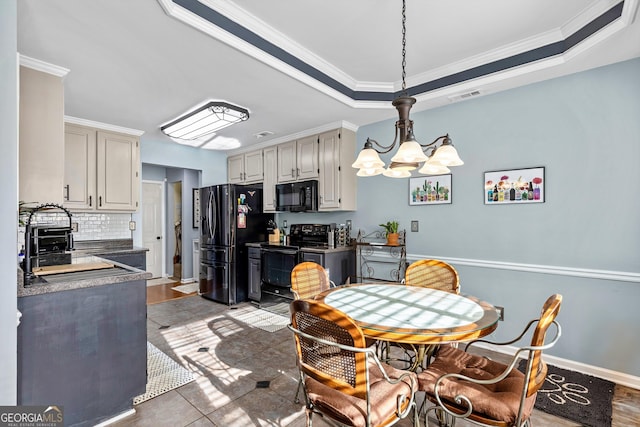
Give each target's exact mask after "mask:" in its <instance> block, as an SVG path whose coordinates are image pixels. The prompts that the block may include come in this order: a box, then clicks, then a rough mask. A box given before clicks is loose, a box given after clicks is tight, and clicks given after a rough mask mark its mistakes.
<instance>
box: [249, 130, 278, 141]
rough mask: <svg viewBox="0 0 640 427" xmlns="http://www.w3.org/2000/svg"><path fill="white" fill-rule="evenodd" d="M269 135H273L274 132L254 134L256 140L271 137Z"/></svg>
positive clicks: (264, 131)
mask: <svg viewBox="0 0 640 427" xmlns="http://www.w3.org/2000/svg"><path fill="white" fill-rule="evenodd" d="M269 135H273V132H271V131H269V130H263V131H262V132H258V133H254V134H253V136H255V137H256V139H260V138H264V137H265V136H269Z"/></svg>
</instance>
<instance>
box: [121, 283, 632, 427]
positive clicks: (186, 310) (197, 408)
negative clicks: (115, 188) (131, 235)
mask: <svg viewBox="0 0 640 427" xmlns="http://www.w3.org/2000/svg"><path fill="white" fill-rule="evenodd" d="M251 309H253V306H252V305H251V304H248V303H247V304H240V305H239V306H238V307H237V308H233V309H230V308H229V307H227V306H225V305H222V304H217V303H215V302H212V301H209V300H206V299H204V298H201V297H199V296H192V297H189V298H181V299H177V300H171V301H167V302H163V303H159V304H154V305H148V306H147V311H148V321H147V325H148V327H147V332H148V340H149V341H150V342H151V343H152V344H154V345H155V346H156V347H158V348H159V349H161V350H162V351H164V352H165V353H166V354H167V355H169V356H171V357H172V358H174V359H175V360H176V361H178V362H179V363H181V364H182V365H183V366H185V367H186V368H187V369H189V370H191V371H192V372H193V374H194V376H195V378H196V379H195V381H193V382H191V383H189V384H186V385H184V386H182V387H180V388H177V389H174V390H172V391H170V392H167V393H165V394H163V395H161V396H158V397H156V398H154V399H151V400H149V401H147V402H144V403H142V404H140V405H138V406H136V414H135V415H132V416H129V417H127V418H126V419H124V420H121V421H119V422H117V423H115V424H113V425H114V426H154V427H157V426H159V427H163V426H171V427H177V426H191V427H196V426H217V427H247V426H288V427H302V426H304V425H305V414H304V410H303V405H302V404H294V403H293V398H294V394H295V390H296V385H297V378H298V376H297V375H298V374H297V369H296V366H295V355H294V347H293V338H292V335H291V332H290V331H289V330H288V329H286V328H285V329H282V330H280V331H277V332H265V331H262V330H260V329H256V328H252V327H250V326H249V325H246V324H243V323H242V322H238V321H237V320H234V318H233V317H231V316H230V315H232V314H233V313H231V312H232V311H234V310H251ZM161 326H169V328H166V329H159V328H160V327H161ZM203 347H207V348H208V351H207V352H199V351H198V350H199V349H201V348H203ZM259 381H269V386H268V387H267V388H259V387H257V383H258V382H259ZM615 396H616V397H614V409H613V410H614V417H613V426H612V427H623V426H624V427H628V426H634V425H635V426H638V425H640V423H639V422H638V421H637V420H638V419H640V391H637V390H632V389H628V388H626V387H620V386H617V387H616V394H615ZM532 422H533V425H535V426H536V427H546V426H549V427H551V426H553V427H556V426H559V427H565V426H566V427H569V426H580V424H576V423H573V422H570V421H566V420H563V419H561V418H557V417H554V416H550V415H548V414H545V413H543V412H540V411H535V413H534V416H533V418H532ZM326 425H327V424H326V423H324V422H322V420H320V419H319V418H317V417H316V418H314V426H318V427H324V426H326ZM398 425H400V426H403V427H404V426H409V425H411V423H410V422H409V420H404V421H403V422H402V423H400V424H398ZM432 425H437V424H435V423H432ZM457 425H458V426H460V427H464V426H467V425H470V424H466V423H463V422H459V423H458V424H457Z"/></svg>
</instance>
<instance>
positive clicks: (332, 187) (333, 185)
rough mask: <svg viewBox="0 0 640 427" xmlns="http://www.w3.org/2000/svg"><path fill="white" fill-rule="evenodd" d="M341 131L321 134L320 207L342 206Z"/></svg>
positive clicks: (333, 207) (335, 207)
mask: <svg viewBox="0 0 640 427" xmlns="http://www.w3.org/2000/svg"><path fill="white" fill-rule="evenodd" d="M338 134H339V131H337V130H336V131H331V132H327V133H323V134H322V135H320V154H319V157H320V159H319V163H320V180H319V182H318V195H319V203H320V205H319V206H318V208H319V209H338V208H340V140H339V138H338Z"/></svg>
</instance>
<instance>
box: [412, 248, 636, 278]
mask: <svg viewBox="0 0 640 427" xmlns="http://www.w3.org/2000/svg"><path fill="white" fill-rule="evenodd" d="M425 258H426V259H439V260H442V261H445V262H448V263H450V264H454V265H465V266H469V267H480V268H492V269H496V270H512V271H524V272H528V273H538V274H551V275H557V276H573V277H584V278H589V279H600V280H613V281H618V282H633V283H640V273H635V272H629V271H613V270H596V269H589V268H575V267H565V266H557V265H541V264H524V263H517V262H504V261H490V260H483V259H469V258H450V257H442V256H438V255H416V254H408V255H407V261H408V262H413V261H417V260H419V259H425Z"/></svg>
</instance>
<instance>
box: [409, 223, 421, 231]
mask: <svg viewBox="0 0 640 427" xmlns="http://www.w3.org/2000/svg"><path fill="white" fill-rule="evenodd" d="M419 229H420V226H419V224H418V221H411V231H412V232H414V233H415V232H417V231H418V230H419Z"/></svg>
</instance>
